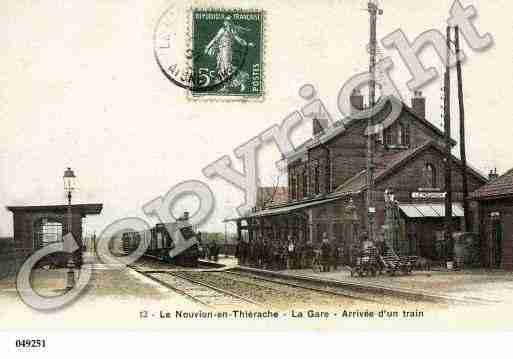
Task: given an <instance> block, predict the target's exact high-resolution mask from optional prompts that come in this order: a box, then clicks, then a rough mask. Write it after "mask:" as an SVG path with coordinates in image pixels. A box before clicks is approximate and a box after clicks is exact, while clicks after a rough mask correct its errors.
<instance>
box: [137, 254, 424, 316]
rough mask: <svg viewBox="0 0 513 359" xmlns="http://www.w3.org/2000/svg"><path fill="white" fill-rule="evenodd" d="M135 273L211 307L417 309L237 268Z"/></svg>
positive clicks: (155, 268) (149, 268)
mask: <svg viewBox="0 0 513 359" xmlns="http://www.w3.org/2000/svg"><path fill="white" fill-rule="evenodd" d="M141 264H142V266H139V265H138V264H136V265H135V266H133V268H134V269H136V270H138V271H139V272H140V273H142V274H144V275H146V276H147V277H149V278H151V279H153V280H156V281H158V282H159V283H160V284H162V285H164V286H166V287H168V288H170V289H172V290H174V291H175V292H178V293H180V294H182V295H184V296H185V297H188V298H189V299H191V300H193V301H195V302H197V303H200V304H204V305H207V306H210V307H215V306H217V305H220V306H227V305H232V306H246V307H247V306H249V305H251V306H252V307H260V308H262V307H265V308H275V309H290V308H311V307H312V306H314V307H333V308H334V307H339V308H344V309H346V308H349V307H352V306H354V307H358V306H362V305H365V306H368V307H377V306H380V305H381V306H382V305H391V306H395V305H401V306H406V307H410V306H418V304H419V300H418V299H411V298H408V297H403V296H398V295H391V294H387V293H382V292H376V291H374V292H366V291H363V290H351V288H344V287H340V286H336V285H330V284H325V283H316V282H315V281H304V280H301V279H294V278H280V277H270V276H267V275H260V274H259V273H248V272H246V271H240V270H238V269H237V268H232V269H219V268H216V269H212V268H206V267H203V268H197V269H191V268H183V267H181V268H180V267H176V266H173V267H169V266H168V267H166V266H165V265H163V264H162V263H149V262H147V261H145V262H144V263H141Z"/></svg>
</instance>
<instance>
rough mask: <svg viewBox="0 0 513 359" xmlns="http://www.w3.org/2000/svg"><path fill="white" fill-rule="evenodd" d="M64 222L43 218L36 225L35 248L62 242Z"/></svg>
mask: <svg viewBox="0 0 513 359" xmlns="http://www.w3.org/2000/svg"><path fill="white" fill-rule="evenodd" d="M62 234H63V233H62V223H60V222H57V221H55V220H52V219H48V218H42V219H40V220H39V221H37V222H36V223H35V225H34V248H35V249H37V248H41V247H44V246H47V245H49V244H52V243H58V242H62Z"/></svg>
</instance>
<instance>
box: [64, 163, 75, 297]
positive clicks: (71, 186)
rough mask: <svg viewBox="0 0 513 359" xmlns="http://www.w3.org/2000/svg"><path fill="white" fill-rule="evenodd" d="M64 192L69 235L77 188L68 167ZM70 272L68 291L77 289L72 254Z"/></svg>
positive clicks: (69, 262) (68, 263)
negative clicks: (72, 199)
mask: <svg viewBox="0 0 513 359" xmlns="http://www.w3.org/2000/svg"><path fill="white" fill-rule="evenodd" d="M63 180H64V191H65V192H66V195H67V198H68V213H67V227H68V228H67V231H66V232H67V233H71V234H73V233H72V231H71V228H72V217H71V216H72V214H71V194H72V192H73V191H74V190H75V188H76V177H75V173H74V172H73V170H72V169H71V168H70V167H68V168H67V169H66V170H65V171H64V176H63ZM67 267H68V272H67V276H66V278H67V280H66V289H68V290H69V289H72V288H74V287H75V270H74V268H75V262H74V261H73V254H71V253H70V255H69V257H68V262H67Z"/></svg>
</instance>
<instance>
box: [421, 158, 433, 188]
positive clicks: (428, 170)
mask: <svg viewBox="0 0 513 359" xmlns="http://www.w3.org/2000/svg"><path fill="white" fill-rule="evenodd" d="M424 179H425V181H426V186H427V187H429V188H435V187H436V168H435V166H434V165H433V164H431V163H427V164H426V166H425V167H424Z"/></svg>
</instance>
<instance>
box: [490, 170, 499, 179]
mask: <svg viewBox="0 0 513 359" xmlns="http://www.w3.org/2000/svg"><path fill="white" fill-rule="evenodd" d="M497 178H499V174H498V173H497V168H496V169H495V171H493V170H490V173H488V179H489V180H490V181H493V180H494V179H497Z"/></svg>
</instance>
